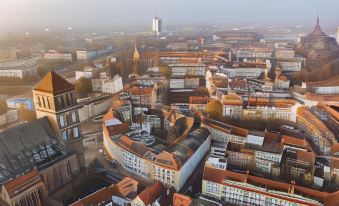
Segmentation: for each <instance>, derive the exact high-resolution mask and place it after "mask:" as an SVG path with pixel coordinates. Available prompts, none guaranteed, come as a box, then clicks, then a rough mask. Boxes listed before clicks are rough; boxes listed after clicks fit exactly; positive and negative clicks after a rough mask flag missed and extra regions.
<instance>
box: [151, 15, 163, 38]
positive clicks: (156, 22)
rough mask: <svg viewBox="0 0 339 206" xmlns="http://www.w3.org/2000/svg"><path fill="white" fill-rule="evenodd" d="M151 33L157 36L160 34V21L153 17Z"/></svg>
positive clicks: (158, 18)
mask: <svg viewBox="0 0 339 206" xmlns="http://www.w3.org/2000/svg"><path fill="white" fill-rule="evenodd" d="M152 32H154V33H156V34H157V35H158V34H159V33H161V32H162V19H161V18H160V17H157V16H156V17H154V18H153V22H152Z"/></svg>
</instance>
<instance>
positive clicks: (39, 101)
mask: <svg viewBox="0 0 339 206" xmlns="http://www.w3.org/2000/svg"><path fill="white" fill-rule="evenodd" d="M38 105H39V107H41V99H40V96H38Z"/></svg>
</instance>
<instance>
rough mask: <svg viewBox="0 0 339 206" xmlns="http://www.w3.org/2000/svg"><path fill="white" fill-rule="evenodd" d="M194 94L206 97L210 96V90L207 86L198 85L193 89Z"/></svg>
mask: <svg viewBox="0 0 339 206" xmlns="http://www.w3.org/2000/svg"><path fill="white" fill-rule="evenodd" d="M193 95H194V96H198V97H205V96H207V97H209V96H210V92H209V91H208V89H207V88H206V87H198V88H195V89H194V90H193Z"/></svg>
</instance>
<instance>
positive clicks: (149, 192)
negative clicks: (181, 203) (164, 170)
mask: <svg viewBox="0 0 339 206" xmlns="http://www.w3.org/2000/svg"><path fill="white" fill-rule="evenodd" d="M165 191H166V188H165V186H164V185H163V184H162V183H161V182H156V183H154V184H153V185H151V186H149V187H147V188H146V189H145V190H144V191H142V192H141V193H140V194H139V195H138V197H139V199H140V200H141V201H142V202H143V203H144V204H145V205H151V204H152V203H154V202H155V201H156V199H157V198H159V197H160V196H161V195H162V194H163V193H164V192H165Z"/></svg>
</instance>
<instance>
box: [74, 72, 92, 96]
mask: <svg viewBox="0 0 339 206" xmlns="http://www.w3.org/2000/svg"><path fill="white" fill-rule="evenodd" d="M75 90H76V91H77V94H78V96H79V98H85V97H88V95H89V94H90V93H92V91H93V89H92V82H91V80H89V79H87V78H85V77H81V78H80V79H79V80H78V81H76V83H75Z"/></svg>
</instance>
